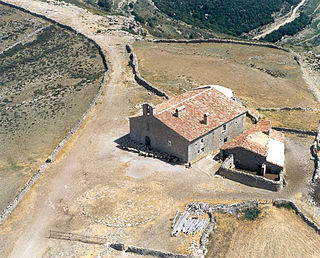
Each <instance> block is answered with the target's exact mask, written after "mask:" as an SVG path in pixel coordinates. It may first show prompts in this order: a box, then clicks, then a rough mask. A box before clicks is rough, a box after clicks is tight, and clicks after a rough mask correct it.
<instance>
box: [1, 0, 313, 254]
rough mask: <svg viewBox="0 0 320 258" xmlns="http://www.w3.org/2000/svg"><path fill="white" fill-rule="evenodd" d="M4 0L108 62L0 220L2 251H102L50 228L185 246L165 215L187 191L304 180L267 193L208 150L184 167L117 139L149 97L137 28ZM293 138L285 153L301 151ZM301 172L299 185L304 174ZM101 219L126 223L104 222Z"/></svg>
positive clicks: (191, 196) (290, 191)
mask: <svg viewBox="0 0 320 258" xmlns="http://www.w3.org/2000/svg"><path fill="white" fill-rule="evenodd" d="M7 2H10V3H13V4H17V5H19V6H22V7H25V8H27V9H29V10H30V11H34V12H37V13H41V14H44V15H46V16H48V17H49V18H52V19H55V20H57V21H59V22H61V23H64V24H67V25H69V26H72V27H73V28H75V29H76V30H78V31H80V32H82V33H83V34H85V35H86V36H88V37H89V38H92V39H94V40H96V42H98V44H99V45H100V46H101V47H102V49H103V51H104V52H105V54H106V56H107V60H108V61H109V63H110V65H111V67H112V72H111V73H110V76H109V79H108V80H107V82H106V88H105V90H104V93H103V94H102V96H101V98H100V99H99V101H98V104H97V105H96V106H95V108H94V109H93V111H92V112H91V113H90V114H89V116H88V118H87V120H86V121H85V124H84V125H83V126H82V128H81V129H80V131H79V132H78V133H77V134H76V136H75V137H74V138H73V139H72V140H71V142H69V144H68V145H67V146H66V147H65V149H64V150H63V153H62V154H60V156H59V157H58V158H57V160H56V161H54V162H53V163H52V164H50V166H49V168H48V170H47V171H46V172H45V174H44V175H43V176H42V177H41V178H40V179H39V181H38V182H37V183H36V185H35V186H34V187H32V189H31V190H30V191H29V192H28V193H27V194H26V195H25V197H24V199H23V200H22V202H21V203H20V204H19V205H18V207H17V208H16V209H15V210H14V212H13V213H12V214H11V216H10V217H9V218H8V219H7V220H6V221H5V222H4V224H3V225H1V227H0V250H3V251H2V255H3V256H4V257H19V258H20V257H50V256H57V254H58V255H59V256H61V257H62V256H66V257H70V256H72V255H76V256H83V257H84V256H93V255H95V254H98V252H99V251H102V250H101V247H99V246H97V247H96V249H97V250H95V251H96V252H95V253H91V252H89V249H88V248H87V246H82V245H81V244H79V243H71V242H68V241H58V240H52V239H48V238H47V236H48V232H49V230H50V229H52V230H60V231H69V232H74V233H80V234H89V235H100V236H104V237H106V238H107V239H110V241H114V242H124V243H126V244H134V245H137V246H145V247H149V248H152V249H158V250H164V251H171V252H180V251H186V248H185V246H188V242H187V241H190V242H189V245H190V243H191V241H192V239H191V240H190V239H189V240H188V239H184V238H183V239H181V238H170V237H169V236H170V223H169V218H171V217H172V216H174V214H175V213H176V211H177V209H178V208H179V209H181V207H183V206H184V205H185V204H186V203H187V202H189V201H190V200H197V199H198V200H209V199H216V200H238V199H253V198H260V199H269V198H276V197H279V196H281V197H292V196H294V195H295V194H296V192H297V191H300V186H299V189H296V188H297V187H295V185H293V184H291V187H290V185H289V186H288V187H287V188H286V190H285V191H283V192H281V193H270V192H269V191H265V190H259V189H255V188H251V187H247V186H243V185H241V184H238V183H234V182H232V181H229V180H226V179H224V178H221V177H215V176H214V174H213V171H214V166H217V165H218V164H216V163H214V162H213V160H212V157H210V156H208V157H207V158H205V159H203V160H201V161H199V162H198V163H197V164H195V165H194V166H193V167H192V168H191V169H185V168H184V167H182V166H181V167H176V166H172V165H170V164H163V162H161V161H159V160H153V159H146V158H144V157H141V156H138V155H136V154H134V153H129V152H125V151H123V150H121V149H119V148H117V143H116V141H117V139H119V138H120V137H122V136H124V135H126V134H127V133H128V120H127V117H128V116H130V115H132V112H133V111H134V112H135V111H136V109H135V108H134V107H135V106H140V104H141V103H142V101H143V102H149V101H152V100H155V99H152V98H155V97H153V96H152V95H151V94H148V92H147V91H146V90H144V89H143V88H141V87H140V86H137V85H136V84H135V83H134V80H133V76H132V71H131V70H130V69H129V68H128V55H127V53H126V52H125V44H126V43H128V42H131V41H132V40H133V38H132V37H130V36H128V35H127V34H126V33H123V32H121V31H120V30H119V29H120V28H121V24H117V25H112V26H113V27H112V28H113V30H112V31H109V32H108V33H105V34H103V33H98V34H97V33H96V31H97V29H99V28H101V29H104V28H103V27H102V26H101V19H104V18H102V17H99V16H95V15H93V14H90V13H88V12H87V11H85V10H82V9H80V8H77V7H73V6H61V5H53V4H48V3H44V2H39V1H35V0H7ZM119 19H121V17H119ZM123 19H125V18H123ZM157 100H158V101H160V100H159V99H157ZM292 144H293V147H292V148H293V150H292V151H291V155H292V156H293V158H294V160H297V159H296V156H295V155H297V154H296V152H295V151H294V150H296V147H295V143H294V142H293V143H292ZM301 148H303V151H309V149H306V148H304V146H301ZM298 155H299V157H300V158H301V159H302V160H303V162H309V160H308V158H309V153H306V154H305V155H304V153H303V152H302V151H301V152H298ZM164 165H165V166H164ZM160 167H161V169H160ZM164 167H165V168H164ZM162 169H163V170H162ZM299 172H300V170H297V171H296V172H295V173H299ZM310 172H311V173H312V171H310ZM308 173H309V171H306V172H305V174H308ZM129 174H131V176H130V175H129ZM300 174H301V173H300ZM132 175H135V176H132ZM303 176H305V175H303ZM307 176H308V175H307ZM300 181H301V183H300V184H301V188H303V186H304V182H302V180H300ZM142 211H143V212H142ZM141 216H142V217H141ZM137 219H139V221H138V222H139V223H140V224H139V226H137V227H133V226H132V225H131V223H132V221H134V220H137ZM104 221H112V222H113V223H118V221H120V222H121V223H126V224H125V226H123V227H110V226H106V225H105V224H103V222H104ZM184 241H185V242H184ZM181 246H182V247H181ZM117 255H119V253H117V254H114V255H109V256H108V257H112V256H113V257H117Z"/></svg>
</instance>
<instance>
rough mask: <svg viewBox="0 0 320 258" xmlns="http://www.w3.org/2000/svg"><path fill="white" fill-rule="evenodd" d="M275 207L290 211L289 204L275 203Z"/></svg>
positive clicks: (290, 206)
mask: <svg viewBox="0 0 320 258" xmlns="http://www.w3.org/2000/svg"><path fill="white" fill-rule="evenodd" d="M275 206H276V207H277V208H285V209H288V210H291V209H292V205H291V203H277V204H276V205H275Z"/></svg>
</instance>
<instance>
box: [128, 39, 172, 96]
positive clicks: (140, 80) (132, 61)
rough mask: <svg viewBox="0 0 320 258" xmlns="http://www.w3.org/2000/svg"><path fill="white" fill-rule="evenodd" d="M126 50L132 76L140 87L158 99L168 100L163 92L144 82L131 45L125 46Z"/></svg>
mask: <svg viewBox="0 0 320 258" xmlns="http://www.w3.org/2000/svg"><path fill="white" fill-rule="evenodd" d="M126 50H127V52H128V53H129V54H130V55H129V57H130V66H131V67H132V71H133V74H134V79H135V80H136V82H137V83H138V84H139V85H141V86H142V87H144V88H146V89H147V90H148V91H151V92H152V93H154V94H156V95H157V96H159V97H165V98H166V99H169V96H168V95H167V94H166V93H165V92H164V91H161V90H159V89H158V88H157V87H155V86H153V85H152V84H151V83H150V82H148V81H147V80H145V79H144V78H143V77H142V76H141V74H140V71H139V63H138V58H137V56H136V54H135V52H134V50H133V48H132V46H131V45H129V44H127V45H126Z"/></svg>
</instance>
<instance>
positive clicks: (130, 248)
mask: <svg viewBox="0 0 320 258" xmlns="http://www.w3.org/2000/svg"><path fill="white" fill-rule="evenodd" d="M125 252H126V253H135V254H140V255H150V256H154V257H161V258H162V257H163V258H169V257H170V258H186V257H190V256H187V255H183V254H174V253H169V252H162V251H157V250H153V249H148V248H142V247H137V246H132V245H129V246H128V248H127V250H126V251H125Z"/></svg>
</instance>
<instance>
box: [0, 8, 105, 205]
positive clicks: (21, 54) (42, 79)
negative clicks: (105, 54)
mask: <svg viewBox="0 0 320 258" xmlns="http://www.w3.org/2000/svg"><path fill="white" fill-rule="evenodd" d="M0 13H1V19H2V21H3V22H2V23H1V25H0V28H1V29H0V31H1V33H2V38H3V41H1V43H0V50H1V52H0V67H1V70H0V189H1V190H0V210H2V209H3V208H5V207H6V205H7V204H8V202H9V201H10V200H11V198H12V197H13V196H14V195H15V193H16V192H17V190H19V189H20V187H21V185H22V184H24V183H25V181H26V180H27V179H28V178H29V177H30V175H31V174H33V173H34V172H35V171H36V170H37V169H38V167H39V164H40V162H44V161H45V159H46V157H47V156H48V154H49V153H50V152H51V151H52V150H53V149H54V147H55V146H56V145H57V144H58V143H59V142H60V141H61V140H62V139H63V137H64V136H65V135H66V133H67V131H69V130H70V129H71V128H72V127H73V126H74V124H75V123H76V121H77V120H78V119H79V118H80V116H81V115H82V113H83V112H84V111H85V110H86V109H87V107H88V105H89V103H90V102H91V100H92V99H93V97H94V96H95V94H96V93H97V91H98V88H99V86H100V84H101V80H102V78H103V75H104V66H103V63H102V59H101V57H100V55H99V53H98V49H97V48H96V47H95V46H94V45H93V44H92V43H90V42H89V41H88V40H86V39H84V38H83V37H81V36H76V35H75V34H73V33H70V32H67V31H65V30H63V29H61V28H60V27H57V26H54V25H52V24H50V23H48V22H46V21H44V20H42V19H40V18H37V17H34V16H32V15H29V14H26V13H23V12H20V11H18V10H16V9H12V8H9V7H6V6H2V5H0ZM17 43H19V44H17ZM4 50H5V51H4ZM3 51H4V52H3Z"/></svg>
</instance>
